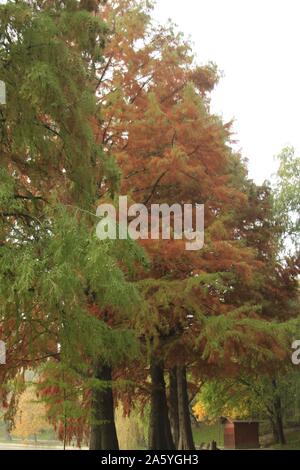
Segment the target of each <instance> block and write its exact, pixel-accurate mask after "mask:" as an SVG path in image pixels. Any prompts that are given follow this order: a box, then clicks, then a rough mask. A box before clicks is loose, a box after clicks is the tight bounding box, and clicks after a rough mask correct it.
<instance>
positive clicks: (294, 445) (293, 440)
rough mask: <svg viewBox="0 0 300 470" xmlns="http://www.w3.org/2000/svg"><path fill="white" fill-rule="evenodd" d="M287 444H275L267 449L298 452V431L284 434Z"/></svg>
mask: <svg viewBox="0 0 300 470" xmlns="http://www.w3.org/2000/svg"><path fill="white" fill-rule="evenodd" d="M286 439H287V441H288V442H287V444H285V445H281V444H276V445H272V446H271V447H269V449H275V450H300V430H297V431H292V432H286Z"/></svg>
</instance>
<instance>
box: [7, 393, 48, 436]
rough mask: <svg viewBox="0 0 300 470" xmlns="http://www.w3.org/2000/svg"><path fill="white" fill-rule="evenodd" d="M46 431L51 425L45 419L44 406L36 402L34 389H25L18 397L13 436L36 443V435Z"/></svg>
mask: <svg viewBox="0 0 300 470" xmlns="http://www.w3.org/2000/svg"><path fill="white" fill-rule="evenodd" d="M48 429H51V425H50V424H49V422H48V421H47V419H46V408H45V404H44V403H41V402H39V401H38V397H37V395H36V391H35V389H34V387H32V386H30V387H27V388H26V389H25V391H24V392H23V393H22V395H21V397H20V401H19V405H18V411H17V414H16V419H15V427H14V430H13V435H14V436H16V437H21V438H22V439H23V440H26V439H28V438H29V437H33V438H34V439H35V441H37V437H38V434H39V433H40V432H41V431H44V430H48Z"/></svg>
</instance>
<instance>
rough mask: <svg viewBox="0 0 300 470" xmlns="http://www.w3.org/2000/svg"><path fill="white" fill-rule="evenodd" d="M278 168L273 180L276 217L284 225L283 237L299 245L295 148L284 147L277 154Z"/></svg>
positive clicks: (299, 171) (299, 173)
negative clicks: (274, 180)
mask: <svg viewBox="0 0 300 470" xmlns="http://www.w3.org/2000/svg"><path fill="white" fill-rule="evenodd" d="M278 160H279V169H278V172H277V177H276V182H275V188H274V190H275V210H276V217H277V218H278V220H279V221H281V223H282V224H283V226H284V235H285V238H286V237H289V239H290V240H291V241H292V242H293V243H294V244H295V246H296V248H297V247H298V245H299V232H300V216H299V214H300V158H299V157H297V156H296V155H295V149H294V148H292V147H286V148H284V149H283V150H282V152H281V153H280V154H279V155H278Z"/></svg>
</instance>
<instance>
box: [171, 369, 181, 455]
mask: <svg viewBox="0 0 300 470" xmlns="http://www.w3.org/2000/svg"><path fill="white" fill-rule="evenodd" d="M169 380H170V393H169V412H170V423H171V431H172V436H173V441H174V444H175V449H177V448H178V443H179V415H178V391H177V368H176V367H174V368H173V369H171V370H170V374H169Z"/></svg>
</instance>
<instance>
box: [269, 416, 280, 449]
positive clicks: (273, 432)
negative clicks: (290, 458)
mask: <svg viewBox="0 0 300 470" xmlns="http://www.w3.org/2000/svg"><path fill="white" fill-rule="evenodd" d="M270 423H271V427H272V434H273V441H274V444H278V443H279V436H278V430H277V426H276V423H275V421H274V418H273V416H272V417H271V418H270Z"/></svg>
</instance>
